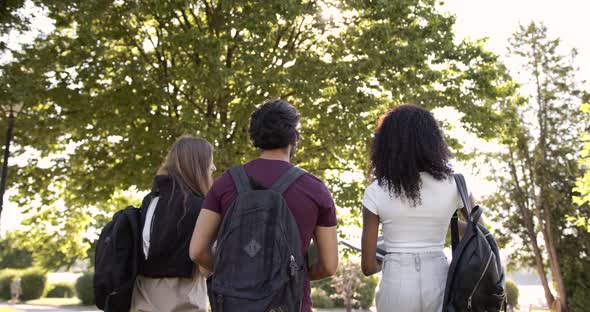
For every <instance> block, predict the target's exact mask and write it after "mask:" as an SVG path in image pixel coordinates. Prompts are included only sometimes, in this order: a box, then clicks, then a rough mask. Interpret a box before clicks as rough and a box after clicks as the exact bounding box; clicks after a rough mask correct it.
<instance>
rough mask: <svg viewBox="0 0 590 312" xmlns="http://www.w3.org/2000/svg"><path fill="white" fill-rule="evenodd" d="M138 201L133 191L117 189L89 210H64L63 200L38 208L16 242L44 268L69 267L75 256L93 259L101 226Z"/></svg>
mask: <svg viewBox="0 0 590 312" xmlns="http://www.w3.org/2000/svg"><path fill="white" fill-rule="evenodd" d="M140 202H141V199H140V198H139V197H138V196H136V195H135V194H134V193H133V192H116V193H115V194H113V196H112V197H111V198H110V199H109V200H108V201H106V202H104V203H101V204H100V205H98V206H97V207H93V209H89V210H88V211H85V210H76V209H66V208H65V207H63V206H60V204H63V202H58V203H56V204H54V205H52V206H50V207H43V208H37V213H36V214H35V215H34V216H33V217H31V218H29V219H25V220H24V221H23V224H24V225H26V226H30V229H29V230H28V231H27V232H19V233H18V234H17V235H16V236H15V239H16V242H17V244H19V245H21V246H25V247H26V248H28V249H30V250H34V251H35V252H34V254H33V258H34V261H35V264H36V265H38V266H40V267H43V268H46V269H52V270H58V269H60V268H62V267H66V268H69V267H71V265H73V264H74V262H75V261H76V260H77V259H85V258H91V259H92V261H93V260H94V249H95V246H94V244H95V238H96V237H98V235H99V231H100V230H101V229H102V227H103V226H104V225H105V224H106V223H107V222H108V221H110V218H111V217H112V215H113V214H114V213H115V212H116V211H118V210H120V209H123V208H125V207H126V206H128V205H129V204H132V203H140ZM136 205H137V204H136Z"/></svg>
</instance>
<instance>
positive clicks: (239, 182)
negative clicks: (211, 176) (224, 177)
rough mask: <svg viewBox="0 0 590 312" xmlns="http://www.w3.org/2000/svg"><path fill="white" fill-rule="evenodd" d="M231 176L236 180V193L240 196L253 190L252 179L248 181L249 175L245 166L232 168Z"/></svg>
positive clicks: (230, 170)
mask: <svg viewBox="0 0 590 312" xmlns="http://www.w3.org/2000/svg"><path fill="white" fill-rule="evenodd" d="M229 174H230V175H231V177H232V179H233V180H234V184H235V186H236V191H237V192H238V194H241V193H244V192H248V191H251V190H252V186H251V185H250V179H248V175H247V174H246V170H244V166H242V165H240V166H235V167H232V168H231V169H229Z"/></svg>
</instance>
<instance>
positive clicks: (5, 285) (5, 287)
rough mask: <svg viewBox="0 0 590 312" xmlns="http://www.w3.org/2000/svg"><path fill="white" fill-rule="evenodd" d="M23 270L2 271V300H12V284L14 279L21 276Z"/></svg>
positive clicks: (0, 284) (0, 288)
mask: <svg viewBox="0 0 590 312" xmlns="http://www.w3.org/2000/svg"><path fill="white" fill-rule="evenodd" d="M21 272H22V270H17V269H4V270H0V299H4V300H9V299H10V283H11V282H12V279H13V278H15V277H17V276H20V275H21Z"/></svg>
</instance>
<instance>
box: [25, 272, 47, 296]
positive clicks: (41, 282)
mask: <svg viewBox="0 0 590 312" xmlns="http://www.w3.org/2000/svg"><path fill="white" fill-rule="evenodd" d="M46 284H47V273H46V272H45V271H44V270H42V269H40V268H28V269H26V270H24V271H23V272H22V275H21V287H22V289H23V293H22V296H21V299H22V300H23V301H28V300H34V299H39V298H41V296H43V293H44V292H45V286H46Z"/></svg>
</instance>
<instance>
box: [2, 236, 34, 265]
mask: <svg viewBox="0 0 590 312" xmlns="http://www.w3.org/2000/svg"><path fill="white" fill-rule="evenodd" d="M17 234H18V232H8V233H6V236H5V237H4V238H0V269H4V268H13V269H24V268H28V267H30V266H31V265H32V264H33V253H32V252H31V251H30V250H29V249H27V248H25V247H23V246H22V244H21V243H20V242H19V240H18V239H17Z"/></svg>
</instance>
